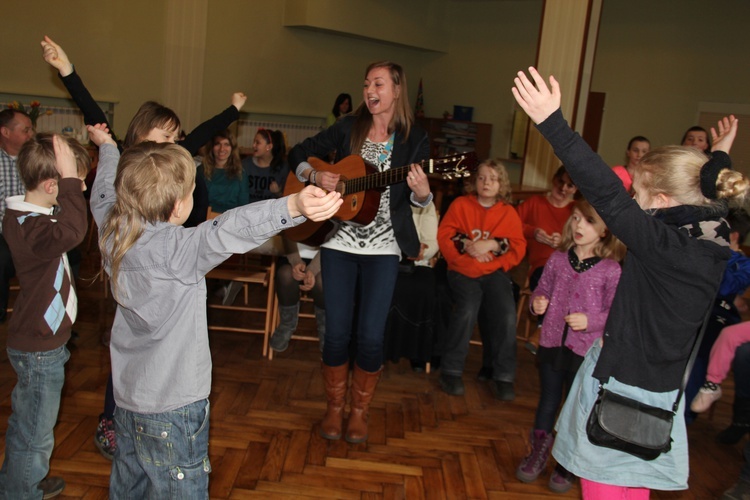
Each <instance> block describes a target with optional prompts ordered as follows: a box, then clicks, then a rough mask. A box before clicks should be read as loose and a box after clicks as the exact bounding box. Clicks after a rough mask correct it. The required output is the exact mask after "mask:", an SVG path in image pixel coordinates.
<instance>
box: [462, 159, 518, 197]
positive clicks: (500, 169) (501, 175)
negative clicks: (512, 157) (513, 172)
mask: <svg viewBox="0 0 750 500" xmlns="http://www.w3.org/2000/svg"><path fill="white" fill-rule="evenodd" d="M482 167H490V168H491V169H492V170H494V171H495V173H496V174H497V181H498V182H499V183H500V188H499V189H498V190H497V196H495V201H500V200H502V201H504V202H505V203H512V198H511V196H512V191H511V187H510V177H508V170H507V169H506V168H505V165H504V164H503V162H501V161H500V160H497V159H491V158H490V159H487V160H484V161H483V162H482V163H480V164H479V165H478V166H477V170H476V172H474V173H473V174H472V176H471V177H472V179H471V180H472V182H469V183H468V184H466V186H465V189H466V193H467V194H470V193H475V192H476V190H477V178H478V175H479V169H480V168H482Z"/></svg>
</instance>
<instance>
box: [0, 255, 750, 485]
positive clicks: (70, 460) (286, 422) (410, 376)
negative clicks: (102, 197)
mask: <svg viewBox="0 0 750 500" xmlns="http://www.w3.org/2000/svg"><path fill="white" fill-rule="evenodd" d="M97 259H98V257H97V256H96V255H93V254H91V255H88V256H87V257H85V260H84V265H83V270H82V272H81V275H82V276H83V277H90V276H92V274H93V271H92V268H93V265H94V264H93V263H95V262H96V261H97ZM79 295H80V313H79V320H78V322H77V325H76V330H77V331H78V333H79V337H78V338H77V339H75V340H74V341H73V342H72V347H71V354H72V356H71V359H70V361H69V362H68V365H67V368H66V369H67V378H66V383H65V387H64V391H63V392H64V394H63V401H62V407H61V409H60V416H59V423H58V425H57V427H56V429H55V438H56V446H55V450H54V453H53V456H52V460H51V473H52V474H54V475H59V476H62V477H63V478H64V479H65V481H66V483H67V488H66V489H65V491H64V492H63V495H61V496H60V497H59V498H62V499H65V498H70V499H73V498H77V499H104V498H107V496H108V495H107V490H108V481H109V470H110V462H108V461H107V460H105V459H104V458H103V457H102V456H101V455H100V454H99V453H98V451H97V449H96V447H95V446H94V444H93V433H94V430H95V427H96V424H97V416H98V415H99V413H100V412H101V411H102V404H103V397H104V389H105V386H106V382H107V375H108V371H109V353H108V349H107V348H106V347H104V346H103V345H102V344H101V341H100V335H101V332H102V331H103V329H105V328H107V327H108V325H109V324H110V322H111V318H112V312H113V311H112V307H111V305H109V304H108V303H105V302H104V301H103V300H102V284H101V282H95V283H93V284H91V283H87V282H85V281H83V280H81V281H80V282H79ZM301 328H303V329H305V328H307V329H310V330H312V329H313V328H314V324H313V323H312V322H311V321H308V320H306V321H304V322H303V323H302V325H301ZM5 334H6V327H5V325H2V326H0V342H2V343H3V344H4V343H5ZM211 349H212V353H213V360H214V371H213V389H212V394H211V398H210V400H211V406H212V412H211V428H210V449H209V453H210V459H211V463H212V467H213V472H212V474H211V482H210V496H211V498H215V499H225V498H230V499H243V498H326V499H329V498H336V499H381V498H382V499H402V498H404V499H463V498H479V499H485V498H488V499H506V498H507V499H540V498H549V497H552V496H558V495H555V494H553V493H551V492H550V491H549V490H548V489H547V480H548V478H549V474H550V473H551V471H552V464H550V465H549V466H548V468H547V471H546V472H545V473H543V474H542V476H541V477H540V478H539V480H537V482H536V483H534V484H523V483H521V482H519V481H518V480H517V479H516V478H515V467H516V466H517V464H518V462H519V461H520V460H521V458H522V457H523V456H524V454H525V453H526V446H527V436H528V433H529V429H530V426H531V424H532V420H533V416H534V410H535V407H536V403H537V398H538V380H537V375H536V370H535V368H534V364H533V356H532V355H531V354H530V353H528V352H527V351H526V350H525V349H523V347H522V345H521V344H520V343H519V350H518V357H519V370H518V376H517V384H516V392H517V399H516V400H515V401H513V402H511V403H504V402H499V401H496V400H494V399H493V397H492V395H491V393H490V391H489V388H488V387H487V385H486V383H482V382H477V381H476V380H475V379H474V375H475V374H476V372H477V370H478V368H479V366H480V364H481V353H480V348H478V347H472V350H471V353H470V358H469V360H468V364H467V371H466V375H465V381H466V394H465V396H463V397H455V396H448V395H446V394H444V393H443V392H441V391H440V390H439V388H438V383H437V377H438V373H431V374H424V373H414V372H413V371H412V370H411V368H410V366H409V363H408V361H406V360H401V362H400V363H399V364H392V363H388V364H387V365H386V368H385V371H384V374H383V377H382V380H381V382H380V385H379V386H378V389H377V392H376V395H375V399H374V402H373V405H372V410H371V417H370V439H369V441H368V442H367V443H363V444H359V445H351V444H348V443H346V442H345V441H343V440H340V441H327V440H324V439H322V438H321V437H319V435H318V428H319V423H320V418H321V417H322V414H323V411H324V407H325V403H324V392H323V382H322V378H321V375H320V359H319V353H318V350H317V343H314V342H304V341H293V343H292V345H291V346H290V348H289V349H288V350H287V351H286V352H284V353H281V354H277V355H276V356H275V357H274V359H273V360H272V361H268V360H267V359H265V358H263V357H262V355H261V350H262V336H260V335H245V334H236V333H224V332H212V333H211ZM15 381H16V380H15V374H14V372H13V370H12V368H11V367H10V365H9V363H8V361H7V355H6V354H5V351H4V350H2V351H0V453H4V447H5V439H4V434H5V429H6V426H7V420H8V415H9V413H10V410H11V407H10V393H11V390H12V389H13V386H14V384H15ZM724 388H725V396H724V397H723V398H722V400H721V401H720V402H718V403H717V405H716V411H715V413H714V415H713V416H712V417H711V418H709V417H707V416H701V418H699V419H698V420H697V421H696V422H695V423H694V424H692V425H691V426H690V428H689V434H690V446H691V454H690V462H691V478H690V489H689V490H688V491H684V492H671V493H670V492H654V493H653V494H652V498H658V499H661V498H666V499H711V498H718V497H719V496H721V493H722V492H723V491H724V490H725V489H726V488H728V487H729V486H730V485H731V484H733V483H734V481H735V480H736V478H737V476H738V473H739V469H740V465H741V460H742V454H741V451H742V446H743V445H744V440H743V442H741V443H740V444H738V445H736V446H722V445H718V444H715V443H714V440H713V438H714V435H715V434H716V432H718V431H719V430H721V429H723V428H724V427H725V426H726V425H727V424H728V423H729V420H730V413H731V401H732V397H733V388H732V384H731V383H726V384H725V385H724ZM562 496H564V497H568V498H578V497H580V489H579V487H578V486H577V485H576V486H575V487H574V488H573V489H572V490H571V491H570V492H569V493H567V494H566V495H562Z"/></svg>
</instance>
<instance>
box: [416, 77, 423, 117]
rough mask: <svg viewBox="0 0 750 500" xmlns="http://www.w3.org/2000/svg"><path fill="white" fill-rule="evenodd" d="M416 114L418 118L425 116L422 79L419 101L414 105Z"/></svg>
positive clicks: (418, 92)
mask: <svg viewBox="0 0 750 500" xmlns="http://www.w3.org/2000/svg"><path fill="white" fill-rule="evenodd" d="M414 115H415V116H416V117H417V118H422V117H424V93H423V92H422V79H421V78H420V79H419V90H417V103H416V104H415V105H414Z"/></svg>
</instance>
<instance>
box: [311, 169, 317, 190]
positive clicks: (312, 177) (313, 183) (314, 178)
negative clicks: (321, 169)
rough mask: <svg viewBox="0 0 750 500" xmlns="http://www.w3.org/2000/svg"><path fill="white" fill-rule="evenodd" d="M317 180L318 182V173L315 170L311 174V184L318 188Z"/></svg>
mask: <svg viewBox="0 0 750 500" xmlns="http://www.w3.org/2000/svg"><path fill="white" fill-rule="evenodd" d="M316 180H318V171H317V170H313V171H312V173H311V174H310V184H312V185H313V186H317V184H315V181H316Z"/></svg>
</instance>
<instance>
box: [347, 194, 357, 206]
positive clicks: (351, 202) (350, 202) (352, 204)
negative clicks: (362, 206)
mask: <svg viewBox="0 0 750 500" xmlns="http://www.w3.org/2000/svg"><path fill="white" fill-rule="evenodd" d="M358 205H359V199H358V197H357V195H356V194H355V195H352V198H351V200H350V201H349V209H350V210H357V206H358Z"/></svg>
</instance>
